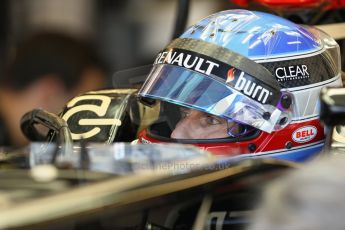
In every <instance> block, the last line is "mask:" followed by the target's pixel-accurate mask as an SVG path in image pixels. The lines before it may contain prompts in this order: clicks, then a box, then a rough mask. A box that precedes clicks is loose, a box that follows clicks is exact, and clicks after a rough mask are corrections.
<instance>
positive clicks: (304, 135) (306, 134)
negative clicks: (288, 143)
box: [292, 125, 317, 143]
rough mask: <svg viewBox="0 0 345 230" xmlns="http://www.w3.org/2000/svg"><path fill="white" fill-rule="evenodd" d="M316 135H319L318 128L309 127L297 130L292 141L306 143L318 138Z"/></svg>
mask: <svg viewBox="0 0 345 230" xmlns="http://www.w3.org/2000/svg"><path fill="white" fill-rule="evenodd" d="M316 134H317V129H316V127H315V126H311V125H308V126H304V127H301V128H299V129H297V130H296V131H295V132H293V134H292V139H293V140H294V141H295V142H298V143H305V142H308V141H311V140H312V139H314V137H316Z"/></svg>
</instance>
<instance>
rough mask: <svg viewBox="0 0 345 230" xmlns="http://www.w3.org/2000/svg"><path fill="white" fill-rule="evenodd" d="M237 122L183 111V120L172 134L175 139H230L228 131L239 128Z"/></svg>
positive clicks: (195, 111)
mask: <svg viewBox="0 0 345 230" xmlns="http://www.w3.org/2000/svg"><path fill="white" fill-rule="evenodd" d="M236 126H238V125H237V124H236V123H235V122H228V121H227V120H225V119H223V118H220V117H217V116H214V115H211V114H208V113H203V112H200V111H197V110H193V109H182V110H181V120H180V121H179V122H178V123H177V125H176V127H175V129H174V130H173V132H172V133H171V138H175V139H213V138H225V137H228V136H229V134H228V132H227V131H228V129H232V130H235V131H236V129H237V128H238V127H236Z"/></svg>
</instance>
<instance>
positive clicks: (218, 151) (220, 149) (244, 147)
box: [139, 119, 325, 157]
mask: <svg viewBox="0 0 345 230" xmlns="http://www.w3.org/2000/svg"><path fill="white" fill-rule="evenodd" d="M310 126H314V127H315V128H316V130H317V133H315V136H314V137H313V138H312V139H311V140H309V141H307V142H303V143H298V142H296V141H294V140H293V137H292V136H293V134H294V132H295V131H296V130H298V129H301V128H303V127H310ZM324 139H325V135H324V128H323V127H322V126H321V124H320V121H319V120H318V119H314V120H309V121H305V122H300V123H292V124H290V125H288V126H287V127H286V128H284V129H282V130H280V131H277V132H273V133H271V134H269V133H265V132H261V133H260V135H258V136H257V137H255V138H253V139H251V140H246V141H239V142H228V143H217V142H213V143H205V144H204V143H203V144H194V145H195V146H198V147H200V148H202V149H205V150H207V151H210V152H211V153H213V154H215V155H218V156H226V157H229V156H237V155H240V154H249V153H250V154H253V156H254V154H256V153H264V152H271V151H272V152H276V151H279V150H286V149H287V147H286V146H287V144H288V143H289V142H291V143H292V147H299V146H304V145H306V144H311V143H315V142H320V141H323V140H324ZM139 143H163V141H161V140H157V139H155V138H153V137H151V136H150V135H149V134H148V133H147V130H144V131H142V132H141V133H140V134H139ZM254 145H255V146H256V148H255V149H250V146H254Z"/></svg>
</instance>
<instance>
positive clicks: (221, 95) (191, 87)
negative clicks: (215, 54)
mask: <svg viewBox="0 0 345 230" xmlns="http://www.w3.org/2000/svg"><path fill="white" fill-rule="evenodd" d="M139 96H140V97H145V98H152V99H158V100H162V101H167V102H171V103H174V104H177V105H180V106H184V107H188V108H192V109H197V110H200V111H203V112H206V113H210V114H213V115H216V116H220V117H222V118H225V119H232V120H235V121H237V122H240V123H243V124H247V125H250V126H252V127H255V128H257V129H260V130H262V131H265V132H269V133H270V132H272V131H274V130H277V129H280V128H281V125H279V121H280V120H282V119H284V120H285V121H286V118H287V117H289V116H288V115H287V113H286V112H283V111H281V110H280V109H278V108H276V107H275V106H273V105H270V104H261V103H259V102H257V101H255V100H253V99H251V98H250V97H248V96H246V95H243V94H242V93H240V92H239V91H237V90H235V89H233V88H232V87H230V86H228V85H226V84H224V83H222V82H220V81H218V80H217V79H216V78H213V77H210V76H207V75H204V74H201V73H197V72H195V71H192V70H188V69H185V68H176V67H175V66H172V65H167V64H158V65H154V67H153V69H152V71H151V73H150V75H149V76H148V78H147V80H146V82H145V83H144V85H143V87H142V88H141V90H140V92H139ZM262 97H265V95H264V94H262ZM285 123H286V122H285Z"/></svg>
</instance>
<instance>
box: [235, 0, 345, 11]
mask: <svg viewBox="0 0 345 230" xmlns="http://www.w3.org/2000/svg"><path fill="white" fill-rule="evenodd" d="M232 2H233V3H235V4H236V5H239V6H241V7H247V6H248V5H249V3H250V2H255V3H258V4H261V5H264V6H266V7H269V8H283V7H286V8H318V7H322V8H323V10H331V9H338V8H342V7H345V0H253V1H249V0H232Z"/></svg>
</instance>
